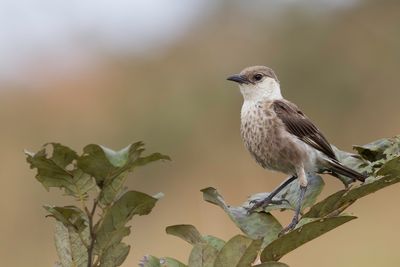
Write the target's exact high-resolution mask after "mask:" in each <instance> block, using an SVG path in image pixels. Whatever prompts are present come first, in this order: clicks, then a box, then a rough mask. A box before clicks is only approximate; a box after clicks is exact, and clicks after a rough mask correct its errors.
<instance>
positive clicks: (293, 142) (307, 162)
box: [242, 120, 315, 175]
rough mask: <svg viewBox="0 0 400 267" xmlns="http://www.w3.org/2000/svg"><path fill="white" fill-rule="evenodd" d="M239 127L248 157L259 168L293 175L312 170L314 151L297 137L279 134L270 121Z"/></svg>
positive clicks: (283, 133) (277, 128)
mask: <svg viewBox="0 0 400 267" xmlns="http://www.w3.org/2000/svg"><path fill="white" fill-rule="evenodd" d="M245 126H246V124H243V125H242V138H243V141H244V143H245V146H246V148H247V149H248V150H249V152H250V154H251V155H252V157H253V158H254V159H255V160H256V161H257V163H258V164H260V165H261V166H262V167H263V168H267V169H270V170H275V171H280V172H283V173H286V174H290V175H292V174H295V173H296V168H297V167H299V166H304V167H305V168H306V169H310V168H312V167H311V166H312V165H313V161H314V157H315V156H314V151H313V150H311V149H309V147H308V145H306V144H305V143H303V142H302V141H300V140H298V139H297V138H295V137H293V136H291V135H290V134H287V133H286V132H283V131H282V130H281V129H282V128H280V127H278V126H277V125H274V122H273V121H269V120H264V121H263V123H262V125H261V124H258V123H257V122H253V123H247V127H245Z"/></svg>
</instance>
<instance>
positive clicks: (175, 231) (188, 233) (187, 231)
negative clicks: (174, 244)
mask: <svg viewBox="0 0 400 267" xmlns="http://www.w3.org/2000/svg"><path fill="white" fill-rule="evenodd" d="M165 231H166V232H167V234H170V235H174V236H177V237H179V238H181V239H183V240H185V241H187V242H188V243H189V244H192V245H195V244H197V243H200V242H203V238H202V236H201V234H200V233H199V231H198V230H197V229H196V228H195V227H194V226H193V225H189V224H180V225H172V226H168V227H167V228H166V229H165Z"/></svg>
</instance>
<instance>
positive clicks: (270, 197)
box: [247, 176, 297, 214]
mask: <svg viewBox="0 0 400 267" xmlns="http://www.w3.org/2000/svg"><path fill="white" fill-rule="evenodd" d="M296 178H297V177H296V176H291V177H289V178H288V179H286V180H285V181H284V182H283V183H281V184H280V185H279V186H278V187H277V188H275V190H274V191H272V192H271V193H270V194H269V195H268V196H267V197H266V198H264V199H262V200H260V201H257V200H253V201H251V202H250V204H254V205H253V206H252V207H251V208H249V210H248V211H247V213H249V214H250V213H252V212H254V211H255V210H256V209H258V208H263V207H266V206H268V205H269V204H281V203H282V200H278V201H275V200H273V198H274V196H276V195H277V194H278V193H279V192H280V191H282V190H283V189H284V188H285V187H286V186H288V185H289V184H290V183H291V182H293V181H294V180H296Z"/></svg>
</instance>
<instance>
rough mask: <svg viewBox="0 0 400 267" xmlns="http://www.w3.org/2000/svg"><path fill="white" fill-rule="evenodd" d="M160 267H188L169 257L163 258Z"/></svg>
mask: <svg viewBox="0 0 400 267" xmlns="http://www.w3.org/2000/svg"><path fill="white" fill-rule="evenodd" d="M160 266H161V267H187V265H186V264H183V263H182V262H180V261H178V260H175V259H173V258H169V257H164V258H161V259H160Z"/></svg>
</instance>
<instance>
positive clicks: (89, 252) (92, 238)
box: [86, 199, 97, 267]
mask: <svg viewBox="0 0 400 267" xmlns="http://www.w3.org/2000/svg"><path fill="white" fill-rule="evenodd" d="M96 207H97V199H95V200H94V203H93V207H92V211H90V212H89V210H88V209H87V208H86V213H87V215H88V218H89V233H90V245H89V248H88V265H87V267H92V260H93V255H92V254H93V248H94V241H95V239H96V236H95V233H94V230H93V217H94V213H95V211H96Z"/></svg>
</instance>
